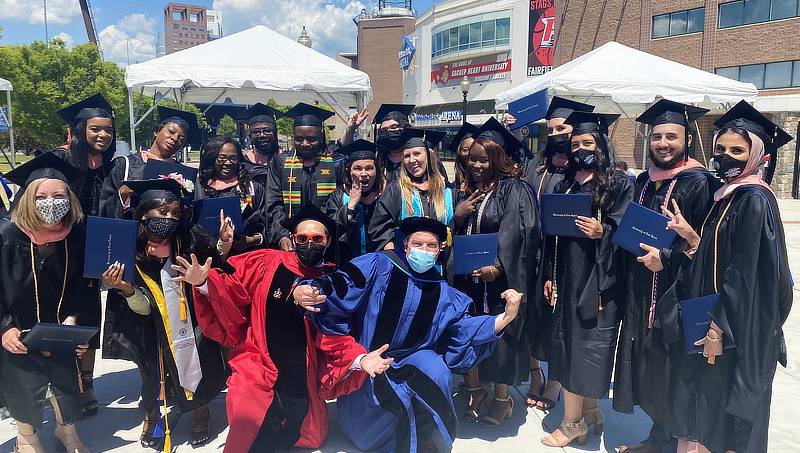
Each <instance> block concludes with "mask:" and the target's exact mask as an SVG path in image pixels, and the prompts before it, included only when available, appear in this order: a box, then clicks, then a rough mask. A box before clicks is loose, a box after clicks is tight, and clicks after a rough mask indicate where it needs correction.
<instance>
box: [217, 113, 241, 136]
mask: <svg viewBox="0 0 800 453" xmlns="http://www.w3.org/2000/svg"><path fill="white" fill-rule="evenodd" d="M237 130H238V128H237V126H236V121H234V120H233V118H231V117H230V115H225V116H223V117H222V118H221V119H220V120H219V127H218V128H217V135H221V136H226V135H227V136H230V137H236V132H237Z"/></svg>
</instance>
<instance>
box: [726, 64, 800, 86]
mask: <svg viewBox="0 0 800 453" xmlns="http://www.w3.org/2000/svg"><path fill="white" fill-rule="evenodd" d="M715 72H716V73H717V75H721V76H723V77H727V78H729V79H733V80H738V81H740V82H750V83H752V84H754V85H755V86H756V88H758V89H759V90H761V89H769V88H791V87H800V60H795V61H778V62H775V63H767V64H750V65H746V66H731V67H727V68H717V70H716V71H715Z"/></svg>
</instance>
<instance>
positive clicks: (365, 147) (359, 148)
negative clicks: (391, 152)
mask: <svg viewBox="0 0 800 453" xmlns="http://www.w3.org/2000/svg"><path fill="white" fill-rule="evenodd" d="M336 151H337V152H339V153H341V154H344V155H346V156H347V163H348V164H350V163H353V162H355V161H357V160H363V159H371V160H376V159H377V158H378V154H380V153H385V152H387V151H388V150H387V149H386V148H384V147H383V146H380V145H377V144H375V143H372V142H371V141H369V140H364V139H361V138H360V139H358V140H356V141H354V142H353V143H351V144H349V145H347V146H342V147H341V148H339V149H338V150H336Z"/></svg>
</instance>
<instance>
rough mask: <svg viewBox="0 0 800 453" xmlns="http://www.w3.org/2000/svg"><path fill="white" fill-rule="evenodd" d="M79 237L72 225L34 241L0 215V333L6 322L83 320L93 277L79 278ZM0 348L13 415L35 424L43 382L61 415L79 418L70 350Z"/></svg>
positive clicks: (22, 324) (81, 247)
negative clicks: (43, 242) (41, 242)
mask: <svg viewBox="0 0 800 453" xmlns="http://www.w3.org/2000/svg"><path fill="white" fill-rule="evenodd" d="M84 238H85V231H84V229H83V227H82V226H81V225H75V226H74V227H73V228H72V231H70V233H69V235H68V236H67V237H66V238H65V239H64V240H62V241H59V242H57V243H52V244H49V245H47V246H36V245H35V244H32V243H31V241H30V239H29V238H28V236H27V235H26V234H25V233H23V232H22V231H21V230H20V229H19V228H17V226H16V225H15V224H13V223H12V222H11V221H10V220H8V219H0V269H2V273H0V332H5V331H6V330H8V329H9V328H11V327H16V328H18V329H20V330H25V329H30V328H32V327H33V326H34V325H35V324H36V323H37V322H47V323H61V322H63V321H64V319H66V318H67V317H68V316H75V317H76V319H77V324H79V325H81V324H84V319H85V317H86V315H85V309H86V304H84V303H83V301H84V300H85V299H87V298H90V297H92V295H93V293H94V292H95V291H96V288H94V287H93V280H91V279H85V278H83V253H84ZM31 251H33V257H32V256H31ZM34 263H35V264H34ZM32 265H33V266H34V268H33V269H32V268H31V266H32ZM37 286H38V296H39V297H38V299H39V300H38V302H37V300H36V294H37ZM0 353H2V373H0V374H2V382H3V385H2V386H0V389H1V390H0V391H2V392H3V396H4V398H5V403H6V407H7V408H8V409H9V412H10V413H11V416H12V417H14V419H16V420H19V421H21V422H23V423H27V424H30V425H33V426H35V427H38V426H40V425H41V423H42V407H43V402H44V400H45V395H46V392H47V388H48V384H49V385H50V386H51V388H52V390H53V394H54V395H55V397H56V398H57V400H58V402H59V406H60V408H61V412H62V416H63V417H64V420H65V421H66V422H71V421H73V420H76V419H78V418H80V417H81V415H82V407H81V402H80V392H81V389H80V387H79V384H78V373H79V370H78V363H77V358H76V356H75V354H74V353H72V354H69V353H54V354H52V355H51V357H49V358H45V357H44V356H42V355H41V354H40V353H38V352H33V351H31V352H29V353H28V354H11V353H10V352H8V351H6V350H5V349H2V351H0Z"/></svg>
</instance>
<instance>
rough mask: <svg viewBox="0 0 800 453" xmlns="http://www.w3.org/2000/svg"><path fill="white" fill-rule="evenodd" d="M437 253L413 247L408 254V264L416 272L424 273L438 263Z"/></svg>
mask: <svg viewBox="0 0 800 453" xmlns="http://www.w3.org/2000/svg"><path fill="white" fill-rule="evenodd" d="M437 255H438V254H437V253H430V252H426V251H424V250H420V249H411V251H410V252H409V254H408V264H409V265H410V266H411V269H414V271H415V272H418V273H420V274H423V273H425V272H427V271H428V270H429V269H430V268H432V267H433V266H434V265H435V264H436V257H437Z"/></svg>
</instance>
